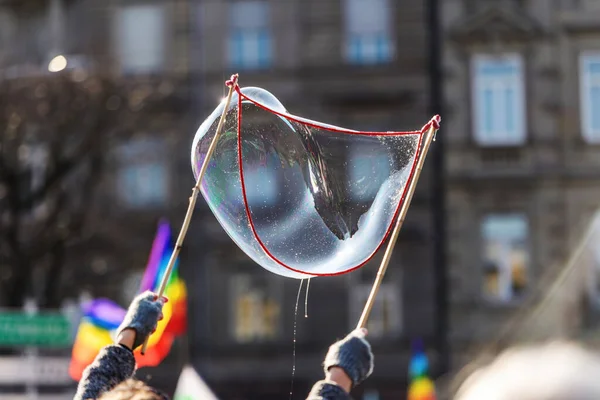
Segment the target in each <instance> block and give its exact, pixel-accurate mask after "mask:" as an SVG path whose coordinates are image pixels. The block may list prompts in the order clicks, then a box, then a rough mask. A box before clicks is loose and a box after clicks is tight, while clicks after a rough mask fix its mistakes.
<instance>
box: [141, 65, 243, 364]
mask: <svg viewBox="0 0 600 400" xmlns="http://www.w3.org/2000/svg"><path fill="white" fill-rule="evenodd" d="M237 79H238V75H237V74H235V75H233V76H232V77H231V80H230V82H231V86H229V93H228V94H227V100H226V101H225V108H223V113H222V114H221V119H220V120H219V124H218V125H217V130H216V131H215V137H213V140H212V141H211V142H210V146H208V150H207V152H206V157H205V158H204V161H203V162H202V166H201V167H200V172H199V173H198V179H197V180H196V184H195V185H194V189H193V190H192V197H190V204H189V206H188V209H187V212H186V214H185V219H184V220H183V225H182V226H181V230H180V231H179V236H178V237H177V242H176V243H175V248H174V249H173V253H171V258H170V259H169V264H168V265H167V269H166V271H165V274H164V275H163V277H162V281H161V283H160V287H159V289H158V293H157V295H158V297H159V298H160V297H161V296H162V295H163V294H164V292H165V289H166V288H167V284H168V283H169V279H170V278H171V273H172V272H173V266H174V265H175V260H177V257H178V256H179V251H180V250H181V247H182V246H183V240H184V239H185V235H186V234H187V231H188V228H189V226H190V221H191V220H192V214H193V213H194V208H195V206H196V200H197V199H198V194H199V193H200V185H201V184H202V178H204V174H205V173H206V170H207V169H208V163H209V161H210V158H211V157H212V155H213V153H214V151H215V149H216V148H217V142H218V141H219V136H220V135H221V131H222V130H223V125H224V123H225V117H226V116H227V111H229V103H231V97H232V96H233V91H234V89H235V86H236V85H237ZM149 339H150V337H148V339H146V341H145V342H144V345H143V346H142V355H144V354H145V353H146V349H147V348H148V340H149Z"/></svg>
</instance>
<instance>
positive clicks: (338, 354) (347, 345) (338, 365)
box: [323, 328, 374, 391]
mask: <svg viewBox="0 0 600 400" xmlns="http://www.w3.org/2000/svg"><path fill="white" fill-rule="evenodd" d="M367 333H368V332H367V330H366V329H364V328H363V329H357V330H355V331H353V332H351V333H350V334H349V335H348V336H346V337H345V338H344V339H342V340H340V341H338V342H336V343H334V344H333V345H331V347H329V352H328V353H327V356H326V357H325V362H324V363H323V366H324V367H325V373H326V374H327V375H328V378H329V379H331V380H333V381H335V382H336V383H339V384H340V385H341V386H342V387H344V388H345V389H347V390H346V391H349V389H350V388H347V386H348V385H347V383H346V382H345V379H344V376H343V374H341V371H339V370H338V369H341V370H342V371H343V372H344V373H345V375H346V377H347V378H349V380H350V381H351V383H352V386H356V385H358V384H359V383H361V382H362V381H364V380H365V379H367V378H368V377H369V376H370V375H371V373H372V372H373V359H374V358H373V353H372V352H371V345H370V344H369V342H367V340H366V339H365V336H366V335H367ZM338 381H339V382H338Z"/></svg>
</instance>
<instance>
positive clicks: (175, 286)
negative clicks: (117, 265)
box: [69, 221, 187, 381]
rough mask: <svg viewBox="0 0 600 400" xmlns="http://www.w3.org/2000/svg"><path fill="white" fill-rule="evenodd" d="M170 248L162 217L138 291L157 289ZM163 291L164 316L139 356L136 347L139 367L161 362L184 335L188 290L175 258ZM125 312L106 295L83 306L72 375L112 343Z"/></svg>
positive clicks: (72, 356) (169, 238) (74, 375)
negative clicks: (164, 299)
mask: <svg viewBox="0 0 600 400" xmlns="http://www.w3.org/2000/svg"><path fill="white" fill-rule="evenodd" d="M172 251H173V245H172V241H171V230H170V228H169V225H168V224H167V223H166V222H164V221H161V223H160V224H159V227H158V231H157V233H156V237H155V239H154V243H153V245H152V251H151V252H150V258H149V260H148V265H147V266H146V272H145V273H144V277H143V279H142V284H141V286H140V292H143V291H145V290H153V291H155V292H156V291H158V287H159V285H160V280H161V279H162V276H163V274H164V272H165V270H166V268H167V265H168V262H169V258H170V257H171V253H172ZM164 295H165V296H166V297H167V298H168V299H169V302H167V303H166V304H165V306H164V307H163V315H164V319H163V320H162V321H160V322H159V323H158V326H157V329H156V332H155V333H154V334H153V335H152V336H150V339H149V341H148V348H147V350H146V354H145V355H143V356H142V355H141V349H137V350H136V351H135V358H136V363H137V366H138V368H141V367H154V366H157V365H158V364H160V363H161V362H162V360H164V358H165V357H166V356H167V355H168V354H169V352H170V350H171V346H172V345H173V341H174V340H175V337H177V336H180V335H183V334H184V333H185V331H186V329H187V307H186V298H187V292H186V287H185V284H184V283H183V281H182V280H181V279H180V278H179V274H178V270H177V262H176V264H175V266H174V268H173V273H172V275H171V278H170V279H169V283H168V285H167V287H166V288H165V294H164ZM126 312H127V310H125V309H124V308H122V307H121V306H119V305H118V304H116V303H114V302H113V301H111V300H109V299H96V300H93V301H91V302H89V303H88V304H85V305H84V306H83V318H82V320H81V322H80V324H79V329H78V331H77V336H76V338H75V343H74V345H73V350H72V355H71V364H70V368H69V374H70V375H71V378H72V379H74V380H76V381H79V380H80V379H81V375H82V374H83V371H84V369H85V368H86V367H87V366H88V365H90V364H91V363H92V362H93V361H94V359H95V358H96V356H97V355H98V353H99V352H100V350H101V349H102V348H103V347H105V346H108V345H110V344H112V343H114V339H115V336H116V333H117V332H116V330H117V329H118V328H119V326H120V324H121V322H122V321H123V318H124V317H125V314H126Z"/></svg>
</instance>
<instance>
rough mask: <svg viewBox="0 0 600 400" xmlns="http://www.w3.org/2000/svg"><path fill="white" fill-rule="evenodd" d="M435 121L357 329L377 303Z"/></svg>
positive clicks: (433, 131) (432, 134)
mask: <svg viewBox="0 0 600 400" xmlns="http://www.w3.org/2000/svg"><path fill="white" fill-rule="evenodd" d="M433 122H434V121H431V122H430V123H431V126H430V127H429V130H428V131H427V136H425V141H424V143H423V149H422V152H421V155H420V157H419V158H418V160H417V168H416V171H415V176H414V177H413V179H412V180H411V182H410V185H409V187H408V192H407V195H406V199H405V200H404V204H402V208H401V209H400V214H399V215H398V220H397V221H396V226H395V227H394V230H393V232H392V235H391V236H390V240H389V242H388V245H387V248H386V249H385V254H384V255H383V260H381V265H380V266H379V271H378V272H377V276H376V278H375V282H374V283H373V288H372V289H371V293H370V294H369V298H368V299H367V304H365V308H364V309H363V312H362V315H361V316H360V320H359V321H358V325H357V327H356V328H357V329H360V328H366V326H367V320H368V319H369V315H370V314H371V310H372V309H373V305H374V304H375V299H376V298H377V293H378V292H379V288H380V287H381V283H382V282H383V277H384V276H385V272H386V270H387V267H388V265H389V263H390V259H391V258H392V252H393V251H394V246H395V245H396V240H397V239H398V234H399V233H400V228H402V224H403V223H404V218H405V217H406V213H407V211H408V207H410V202H411V200H412V197H413V194H414V192H415V188H416V187H417V182H418V181H419V176H420V175H421V170H422V169H423V164H424V162H425V157H426V156H427V152H428V151H429V146H430V145H431V141H432V140H433V138H434V136H435V134H436V132H437V127H436V126H437V125H436V124H434V123H433Z"/></svg>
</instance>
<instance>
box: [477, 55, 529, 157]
mask: <svg viewBox="0 0 600 400" xmlns="http://www.w3.org/2000/svg"><path fill="white" fill-rule="evenodd" d="M498 60H502V61H504V62H505V63H509V64H512V65H513V66H514V67H516V68H517V71H518V72H517V76H516V77H514V78H512V79H511V80H512V83H511V84H510V86H511V87H512V88H513V89H514V91H515V105H514V106H513V107H514V109H513V115H514V118H515V121H514V124H515V129H514V132H509V131H508V130H507V131H505V132H498V131H496V129H495V127H494V128H492V131H491V132H487V131H486V130H485V129H483V127H482V125H483V124H482V122H481V121H482V120H483V119H484V116H483V114H484V113H485V107H484V106H482V102H481V101H480V100H481V97H482V95H481V91H482V90H483V88H482V87H481V86H485V85H489V83H487V82H486V81H487V80H488V79H490V78H486V77H483V76H480V75H479V73H478V70H479V68H480V65H481V63H486V62H487V63H491V62H493V61H498ZM470 64H471V65H470V86H471V110H470V111H471V126H472V130H473V135H472V137H473V140H474V141H475V143H477V145H479V146H482V147H512V146H522V145H524V144H525V143H526V141H527V94H526V90H525V85H526V79H527V71H526V65H525V60H524V57H523V55H522V54H520V53H516V52H510V53H503V54H500V55H497V54H489V53H475V54H473V55H472V56H471V59H470ZM503 79H505V82H504V86H506V85H507V82H508V79H507V78H503ZM496 90H498V89H496ZM492 95H493V96H494V95H496V94H494V93H493V94H492ZM496 96H497V95H496ZM505 114H506V113H505ZM496 123H497V122H495V123H494V124H496Z"/></svg>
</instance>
